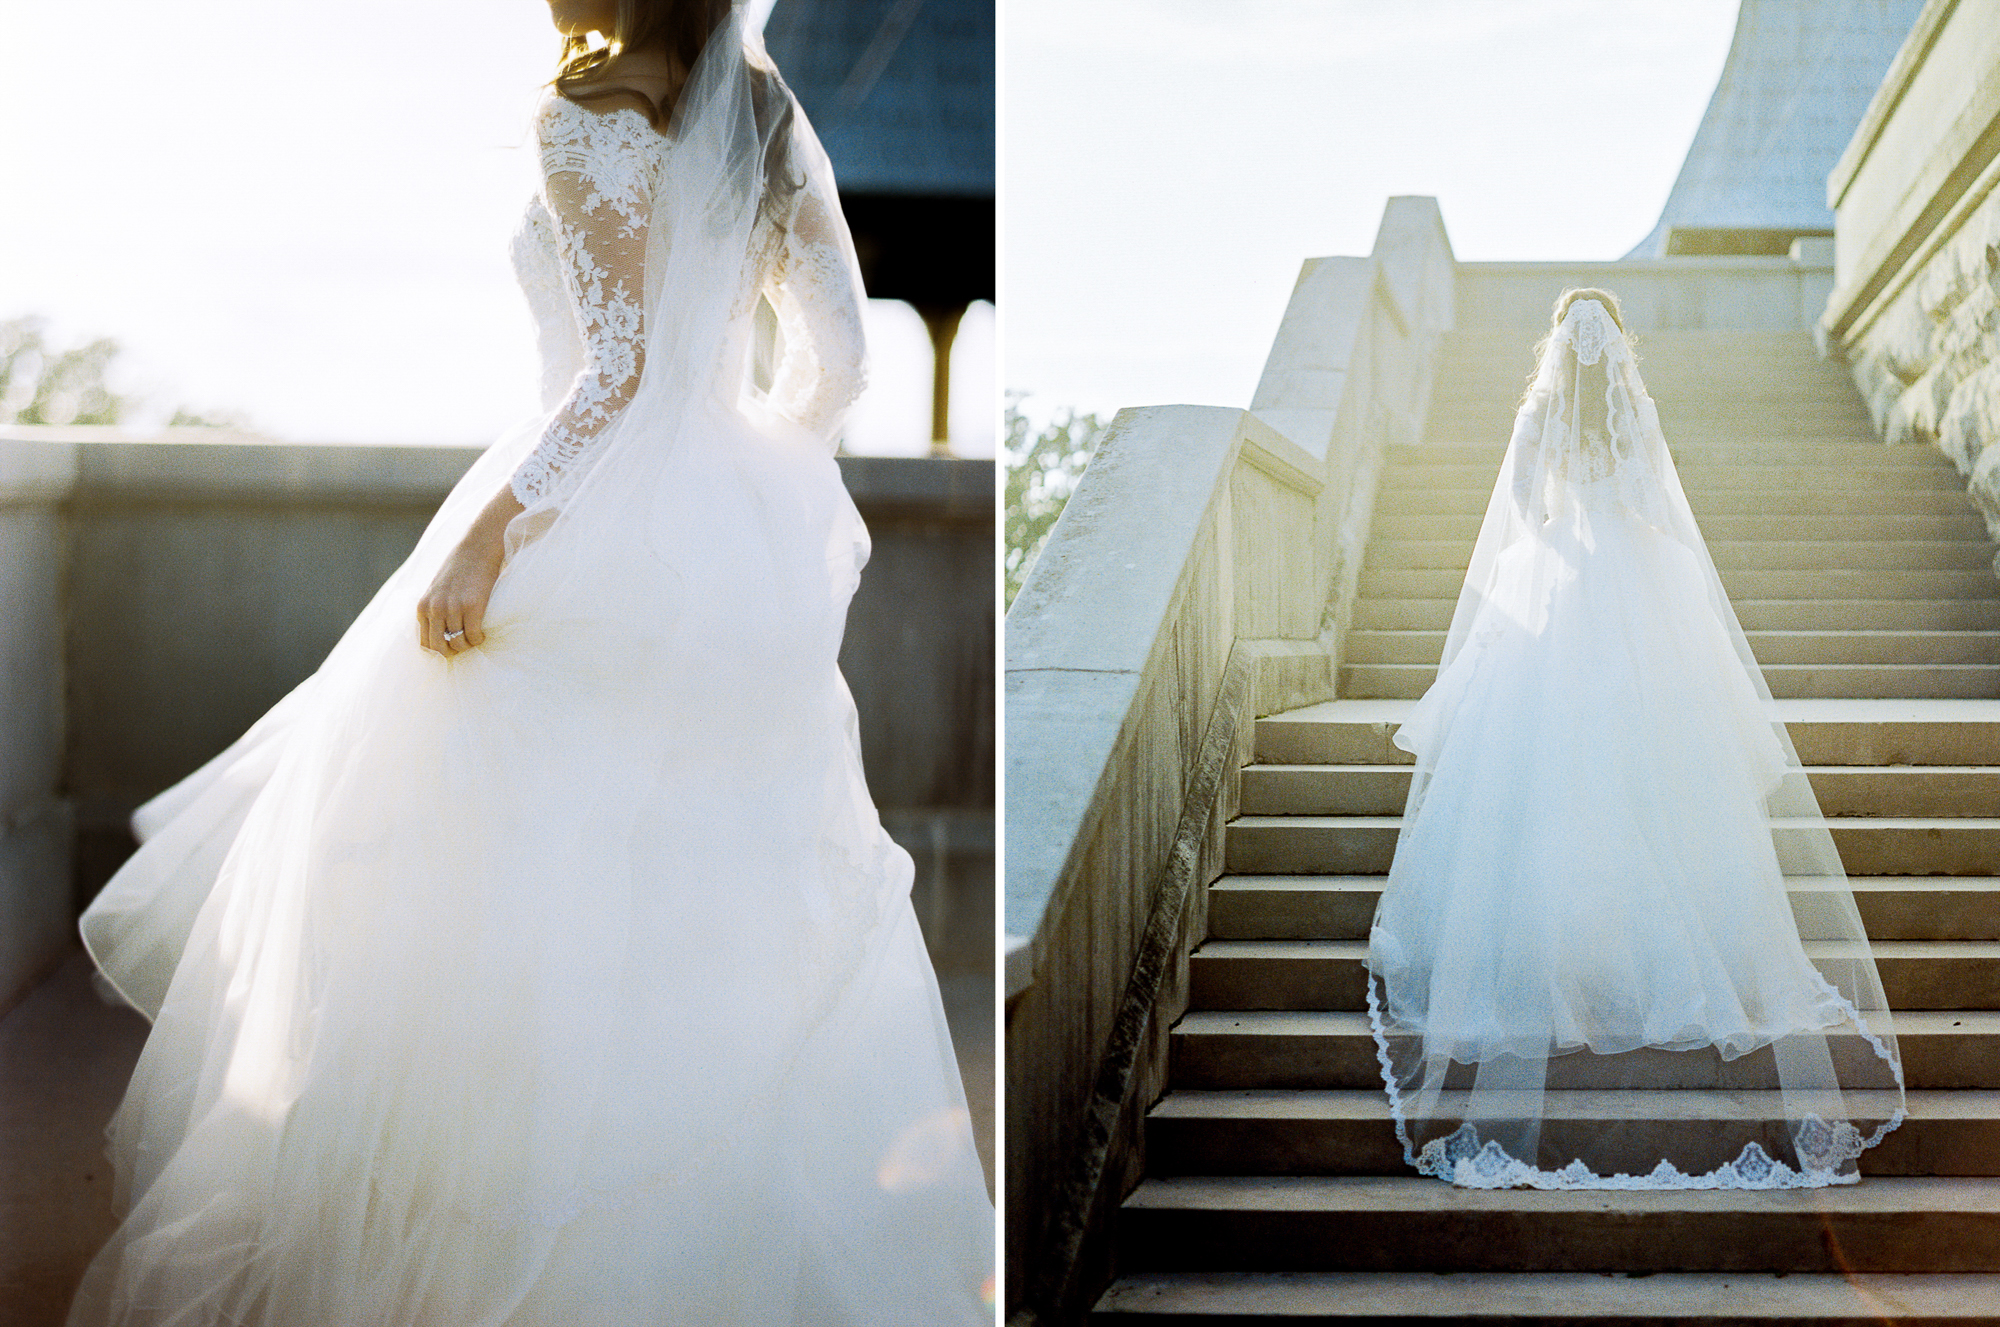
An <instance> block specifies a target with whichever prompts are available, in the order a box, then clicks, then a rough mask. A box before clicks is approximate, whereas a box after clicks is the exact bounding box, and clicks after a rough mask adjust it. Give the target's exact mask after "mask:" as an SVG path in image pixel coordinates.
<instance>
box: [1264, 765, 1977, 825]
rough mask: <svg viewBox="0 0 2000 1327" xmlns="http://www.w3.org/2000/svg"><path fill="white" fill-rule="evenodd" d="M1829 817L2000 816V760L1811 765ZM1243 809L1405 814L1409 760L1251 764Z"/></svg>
mask: <svg viewBox="0 0 2000 1327" xmlns="http://www.w3.org/2000/svg"><path fill="white" fill-rule="evenodd" d="M1806 773H1807V777H1808V778H1810V779H1811V780H1812V787H1813V793H1814V795H1815V796H1817V797H1818V798H1819V809H1820V811H1821V813H1822V814H1824V815H1829V816H2000V766H1994V765H1891V766H1886V767H1877V766H1872V765H1815V766H1809V767H1807V771H1806ZM1242 778H1243V783H1242V795H1241V801H1240V809H1241V811H1242V813H1243V814H1244V815H1256V816H1301V815H1303V816H1393V815H1401V814H1402V813H1403V803H1404V801H1406V800H1407V799H1408V796H1409V790H1410V766H1408V765H1403V764H1377V765H1324V764H1322V765H1280V764H1257V765H1246V766H1244V768H1243V771H1242Z"/></svg>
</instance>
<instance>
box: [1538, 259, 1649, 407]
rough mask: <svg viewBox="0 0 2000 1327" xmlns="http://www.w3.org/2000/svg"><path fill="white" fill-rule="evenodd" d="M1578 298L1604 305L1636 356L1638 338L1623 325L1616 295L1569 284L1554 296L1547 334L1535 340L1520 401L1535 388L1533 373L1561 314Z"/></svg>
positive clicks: (1600, 288)
mask: <svg viewBox="0 0 2000 1327" xmlns="http://www.w3.org/2000/svg"><path fill="white" fill-rule="evenodd" d="M1580 299H1594V300H1596V301H1597V302H1598V303H1599V304H1602V305H1603V306H1604V311H1605V312H1606V313H1608V314H1610V315H1611V321H1612V323H1613V325H1615V326H1616V327H1617V328H1618V330H1619V331H1620V332H1623V333H1624V334H1625V344H1626V345H1628V346H1631V347H1632V350H1633V357H1634V358H1637V356H1638V349H1639V338H1638V337H1636V336H1634V335H1632V332H1631V329H1629V328H1628V327H1626V326H1625V311H1624V310H1623V309H1621V308H1619V307H1618V297H1617V296H1616V295H1614V294H1612V293H1611V292H1610V291H1608V290H1605V289H1604V288H1602V287H1601V286H1570V287H1568V288H1566V289H1565V290H1564V291H1563V293H1562V294H1560V295H1558V296H1556V304H1555V308H1554V310H1552V311H1551V312H1550V314H1549V330H1548V334H1547V335H1545V336H1543V337H1542V339H1541V340H1539V341H1537V342H1535V368H1533V369H1529V370H1528V385H1527V387H1526V388H1525V389H1523V391H1522V392H1521V400H1522V401H1526V400H1527V399H1528V393H1529V392H1532V391H1534V389H1535V373H1536V371H1537V370H1539V369H1540V368H1541V364H1542V354H1543V352H1545V351H1546V350H1548V348H1549V342H1551V341H1553V340H1555V337H1556V328H1558V327H1561V326H1562V320H1563V315H1564V314H1566V313H1568V312H1569V306H1570V305H1572V304H1574V303H1576V302H1577V301H1578V300H1580Z"/></svg>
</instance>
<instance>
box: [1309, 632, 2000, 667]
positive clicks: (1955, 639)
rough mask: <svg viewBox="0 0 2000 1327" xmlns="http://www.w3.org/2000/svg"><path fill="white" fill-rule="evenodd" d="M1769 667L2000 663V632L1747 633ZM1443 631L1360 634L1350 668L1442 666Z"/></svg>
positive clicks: (1350, 648)
mask: <svg viewBox="0 0 2000 1327" xmlns="http://www.w3.org/2000/svg"><path fill="white" fill-rule="evenodd" d="M1744 635H1745V637H1746V638H1747V639H1748V640H1749V642H1750V652H1751V653H1752V654H1754V655H1756V656H1757V659H1758V660H1759V661H1760V662H1762V663H1766V664H1864V663H1876V664H1951V663H2000V631H1746V632H1745V633H1744ZM1444 638H1445V633H1444V632H1443V631H1377V630H1369V629H1360V630H1354V631H1350V632H1348V633H1347V648H1346V659H1347V662H1348V663H1350V664H1381V663H1396V664H1436V663H1437V661H1438V658H1439V656H1441V655H1442V654H1443V653H1444Z"/></svg>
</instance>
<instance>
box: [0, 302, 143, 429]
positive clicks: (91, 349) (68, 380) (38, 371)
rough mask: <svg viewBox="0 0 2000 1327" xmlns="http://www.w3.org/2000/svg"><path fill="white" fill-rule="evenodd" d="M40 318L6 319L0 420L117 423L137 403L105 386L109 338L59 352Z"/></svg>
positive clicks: (0, 340)
mask: <svg viewBox="0 0 2000 1327" xmlns="http://www.w3.org/2000/svg"><path fill="white" fill-rule="evenodd" d="M44 326H45V324H44V323H43V321H42V320H41V319H40V318H15V319H13V320H12V321H9V322H0V424H116V423H117V422H118V420H119V418H120V417H121V416H122V415H123V414H124V413H125V411H126V409H127V408H128V407H129V406H130V405H131V404H132V402H131V399H130V398H129V397H124V396H119V395H118V394H117V393H115V392H113V391H112V390H111V389H110V388H108V387H106V386H105V385H104V371H105V369H106V368H107V367H108V366H109V365H110V363H111V360H112V358H113V357H114V356H115V355H117V353H118V343H117V342H116V341H112V340H110V339H108V338H105V337H99V338H98V339H97V340H95V341H92V342H89V343H88V344H86V345H81V346H75V347H72V348H70V349H68V350H57V349H55V348H54V347H52V346H50V345H49V344H48V339H47V337H46V335H45V334H44V331H43V328H44Z"/></svg>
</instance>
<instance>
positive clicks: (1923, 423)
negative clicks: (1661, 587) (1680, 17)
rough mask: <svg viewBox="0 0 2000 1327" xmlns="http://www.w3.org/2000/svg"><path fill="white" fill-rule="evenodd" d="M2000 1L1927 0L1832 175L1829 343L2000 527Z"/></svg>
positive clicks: (1901, 435) (1879, 415) (1881, 424)
mask: <svg viewBox="0 0 2000 1327" xmlns="http://www.w3.org/2000/svg"><path fill="white" fill-rule="evenodd" d="M1996 183H2000V6H1996V5H1992V4H1986V3H1981V2H1980V0H1969V2H1966V0H1931V2H1930V3H1929V4H1927V5H1926V6H1925V7H1924V10H1923V12H1922V14H1921V15H1919V17H1918V19H1917V23H1916V26H1915V27H1914V28H1913V29H1912V30H1911V33H1910V36H1909V38H1908V40H1906V41H1905V42H1904V43H1903V47H1902V49H1901V50H1900V51H1899V52H1898V53H1897V56H1896V60H1895V63H1894V64H1893V65H1892V66H1891V67H1890V70H1889V74H1888V77H1887V78H1886V79H1884V81H1883V83H1882V86H1881V88H1880V89H1879V90H1878V91H1877V92H1876V94H1875V99H1874V101H1873V102H1871V103H1870V105H1869V108H1868V112H1867V114H1866V115H1865V116H1864V117H1863V118H1862V121H1861V125H1860V127H1859V128H1858V129H1857V130H1856V131H1855V135H1854V138H1853V140H1852V141H1851V142H1850V143H1849V144H1848V148H1847V151H1846V153H1845V154H1844V155H1843V156H1842V157H1841V160H1840V163H1839V165H1838V166H1836V167H1835V168H1834V171H1833V174H1832V175H1831V176H1830V177H1829V178H1828V181H1827V195H1828V200H1829V202H1830V203H1831V204H1832V205H1833V207H1834V217H1835V220H1834V236H1835V246H1836V267H1835V277H1836V282H1835V287H1834V290H1833V292H1832V295H1831V298H1829V300H1828V301H1827V305H1826V310H1825V312H1824V314H1823V315H1822V317H1821V319H1820V321H1819V327H1818V335H1819V339H1820V344H1821V346H1822V348H1823V349H1825V350H1826V351H1827V352H1828V353H1832V354H1838V355H1840V356H1842V357H1844V358H1845V359H1846V360H1847V362H1848V363H1849V365H1850V366H1851V367H1852V369H1853V373H1854V380H1855V383H1856V385H1857V386H1858V387H1859V388H1860V390H1861V394H1862V396H1863V397H1864V398H1865V399H1866V400H1867V402H1868V406H1869V409H1870V411H1871V412H1872V413H1873V415H1874V418H1875V424H1876V428H1877V430H1878V431H1879V432H1880V433H1881V435H1882V438H1883V441H1884V442H1886V443H1888V444H1890V445H1892V446H1894V445H1902V444H1924V445H1929V446H1935V447H1939V448H1942V449H1943V450H1944V452H1945V454H1946V455H1948V456H1950V457H1951V458H1952V460H1953V461H1954V462H1955V463H1956V464H1957V466H1958V468H1959V471H1960V472H1961V473H1962V474H1964V475H1965V476H1966V480H1967V487H1968V489H1969V491H1970V492H1971V494H1972V497H1973V499H1974V501H1975V502H1977V503H1978V504H1979V506H1980V508H1981V510H1982V511H1983V512H1984V513H1985V515H1986V522H1987V526H1988V528H1989V529H1992V530H1993V531H1994V532H1995V533H1996V534H2000V450H1996V449H1995V446H1994V444H1995V443H1996V442H2000V317H1997V316H1996V314H1997V312H2000V193H1996V192H1995V189H1994V186H1995V184H1996Z"/></svg>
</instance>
